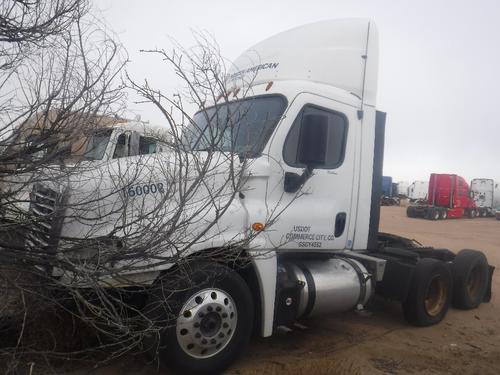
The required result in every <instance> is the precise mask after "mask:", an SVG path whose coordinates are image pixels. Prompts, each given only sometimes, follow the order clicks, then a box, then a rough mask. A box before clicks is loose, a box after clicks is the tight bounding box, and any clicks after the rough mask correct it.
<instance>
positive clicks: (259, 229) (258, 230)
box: [252, 223, 264, 232]
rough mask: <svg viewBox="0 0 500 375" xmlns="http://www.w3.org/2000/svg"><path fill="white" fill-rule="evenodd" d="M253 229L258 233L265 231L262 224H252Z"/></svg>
mask: <svg viewBox="0 0 500 375" xmlns="http://www.w3.org/2000/svg"><path fill="white" fill-rule="evenodd" d="M252 229H253V230H254V231H256V232H260V231H261V230H263V229H264V224H262V223H253V224H252Z"/></svg>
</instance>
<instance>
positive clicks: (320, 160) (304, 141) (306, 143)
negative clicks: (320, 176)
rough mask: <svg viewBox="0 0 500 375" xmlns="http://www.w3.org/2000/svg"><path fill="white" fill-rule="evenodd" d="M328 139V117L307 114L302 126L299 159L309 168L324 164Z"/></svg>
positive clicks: (298, 151)
mask: <svg viewBox="0 0 500 375" xmlns="http://www.w3.org/2000/svg"><path fill="white" fill-rule="evenodd" d="M327 139H328V117H327V116H324V115H313V114H310V115H305V116H304V118H303V119H302V124H301V126H300V136H299V144H298V150H297V161H298V162H299V163H300V164H305V165H306V166H307V167H308V168H309V169H313V168H314V167H317V166H320V165H324V164H325V161H326V148H327Z"/></svg>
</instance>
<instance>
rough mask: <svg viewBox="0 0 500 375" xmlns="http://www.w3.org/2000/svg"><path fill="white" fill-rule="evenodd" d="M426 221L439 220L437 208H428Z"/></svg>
mask: <svg viewBox="0 0 500 375" xmlns="http://www.w3.org/2000/svg"><path fill="white" fill-rule="evenodd" d="M427 219H429V220H438V219H439V210H438V209H437V208H430V209H429V210H428V211H427Z"/></svg>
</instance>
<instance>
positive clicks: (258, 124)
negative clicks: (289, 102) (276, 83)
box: [184, 95, 286, 157]
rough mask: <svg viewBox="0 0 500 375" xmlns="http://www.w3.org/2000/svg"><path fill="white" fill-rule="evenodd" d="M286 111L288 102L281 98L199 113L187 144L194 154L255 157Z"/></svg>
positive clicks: (257, 99)
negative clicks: (217, 153)
mask: <svg viewBox="0 0 500 375" xmlns="http://www.w3.org/2000/svg"><path fill="white" fill-rule="evenodd" d="M285 108H286V100H285V98H284V97H282V96H278V95H267V96H262V97H254V98H248V99H243V100H238V101H234V102H230V103H224V104H219V105H216V106H214V107H210V108H208V109H205V110H202V111H199V112H198V113H196V115H195V116H194V118H193V122H192V123H191V124H190V125H189V126H188V127H187V129H186V130H185V132H184V143H185V144H186V145H187V146H188V148H189V149H191V150H193V151H208V150H214V151H225V152H234V153H237V154H243V155H245V156H246V157H255V156H257V155H259V154H260V152H261V151H262V149H263V147H264V145H265V144H266V142H267V139H268V138H269V136H270V135H271V133H272V131H273V130H274V127H275V126H276V124H277V123H278V121H279V120H280V118H281V116H282V115H283V111H284V110H285Z"/></svg>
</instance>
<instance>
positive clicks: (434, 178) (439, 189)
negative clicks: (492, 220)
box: [406, 173, 478, 220]
mask: <svg viewBox="0 0 500 375" xmlns="http://www.w3.org/2000/svg"><path fill="white" fill-rule="evenodd" d="M406 215H407V216H408V217H423V218H425V219H429V220H439V219H446V218H459V217H463V216H467V217H469V218H473V217H476V216H478V209H477V207H476V203H475V202H474V198H473V196H472V195H471V192H470V189H469V185H468V184H467V182H466V181H465V180H464V178H463V177H460V176H457V175H456V174H438V173H432V174H431V177H430V179H429V192H428V194H427V204H421V205H411V206H408V208H407V209H406Z"/></svg>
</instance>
